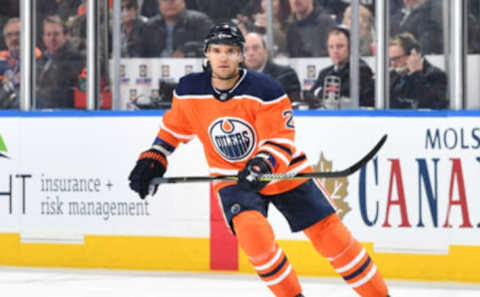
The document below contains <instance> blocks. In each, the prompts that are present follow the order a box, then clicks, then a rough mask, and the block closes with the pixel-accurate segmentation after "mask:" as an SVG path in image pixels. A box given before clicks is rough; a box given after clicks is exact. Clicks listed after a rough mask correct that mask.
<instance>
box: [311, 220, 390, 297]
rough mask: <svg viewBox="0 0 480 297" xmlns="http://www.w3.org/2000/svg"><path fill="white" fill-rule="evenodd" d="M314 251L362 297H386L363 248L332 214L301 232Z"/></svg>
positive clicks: (375, 270)
mask: <svg viewBox="0 0 480 297" xmlns="http://www.w3.org/2000/svg"><path fill="white" fill-rule="evenodd" d="M304 232H305V234H306V235H307V236H308V238H310V240H311V241H312V243H313V245H314V246H315V248H316V249H317V251H318V252H319V253H320V254H322V255H323V256H324V257H326V258H327V259H328V260H329V261H330V263H331V265H332V266H333V268H335V270H336V271H337V273H338V274H340V275H341V276H342V277H343V279H344V280H345V281H346V282H347V283H348V284H349V285H350V286H351V287H352V288H353V289H354V290H355V291H356V292H357V293H358V294H359V295H360V296H363V297H386V296H387V294H388V289H387V286H386V284H385V281H384V280H383V278H382V276H381V275H380V272H379V271H378V270H377V267H376V266H375V264H374V263H373V261H372V259H371V258H370V256H369V255H368V254H367V252H366V251H365V248H363V246H362V245H361V244H360V243H359V242H358V241H357V240H356V239H355V238H353V236H352V235H351V234H350V231H349V230H348V229H347V228H346V227H345V225H344V224H343V223H342V221H341V220H340V218H339V217H338V216H337V215H336V214H332V215H330V216H328V217H326V218H325V219H323V220H321V221H320V222H318V223H316V224H315V225H313V226H310V227H308V228H307V229H305V230H304Z"/></svg>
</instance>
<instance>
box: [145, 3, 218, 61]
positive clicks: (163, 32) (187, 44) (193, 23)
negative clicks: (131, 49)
mask: <svg viewBox="0 0 480 297" xmlns="http://www.w3.org/2000/svg"><path fill="white" fill-rule="evenodd" d="M158 1H159V11H160V14H158V15H156V16H154V17H152V18H151V19H150V20H149V21H148V23H147V26H146V28H145V30H144V33H143V55H142V56H143V57H177V58H182V57H203V38H204V37H205V35H207V33H208V30H210V28H211V27H212V26H213V23H212V21H211V19H210V18H209V17H208V16H207V15H206V14H204V13H202V12H198V11H194V10H188V9H186V8H185V0H158Z"/></svg>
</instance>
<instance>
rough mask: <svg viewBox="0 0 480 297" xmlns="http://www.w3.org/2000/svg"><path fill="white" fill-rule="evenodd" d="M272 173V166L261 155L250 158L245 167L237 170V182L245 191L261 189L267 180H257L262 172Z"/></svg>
mask: <svg viewBox="0 0 480 297" xmlns="http://www.w3.org/2000/svg"><path fill="white" fill-rule="evenodd" d="M269 173H272V166H271V165H270V163H269V162H268V161H267V160H266V159H264V158H262V157H254V158H252V159H250V160H249V161H248V162H247V164H246V165H245V168H244V169H243V170H241V171H239V172H238V181H237V184H238V186H239V187H240V188H242V189H243V190H245V191H252V192H258V191H260V190H261V189H263V188H264V187H265V186H266V185H267V184H268V183H269V181H262V180H259V179H258V177H259V176H260V175H262V174H269Z"/></svg>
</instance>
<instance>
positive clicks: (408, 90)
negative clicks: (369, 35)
mask: <svg viewBox="0 0 480 297" xmlns="http://www.w3.org/2000/svg"><path fill="white" fill-rule="evenodd" d="M389 57H390V67H391V70H390V108H407V109H417V108H431V109H443V108H448V99H447V75H446V74H445V72H443V71H442V70H440V69H439V68H437V67H435V66H433V65H432V64H430V62H428V60H427V59H426V58H425V57H424V56H422V51H421V46H420V44H419V43H418V42H417V40H416V39H415V38H414V37H413V35H412V34H410V33H402V34H400V35H397V36H395V37H394V38H393V39H392V40H391V41H390V44H389Z"/></svg>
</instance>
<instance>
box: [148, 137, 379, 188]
mask: <svg viewBox="0 0 480 297" xmlns="http://www.w3.org/2000/svg"><path fill="white" fill-rule="evenodd" d="M385 141H387V134H385V135H383V136H382V138H381V139H380V140H379V141H378V143H377V144H376V145H375V146H374V147H373V148H372V150H370V151H369V152H368V154H366V155H365V156H364V157H363V158H362V159H360V160H359V161H358V162H356V163H355V164H353V165H352V166H350V167H348V168H346V169H344V170H340V171H321V172H310V173H298V174H296V173H284V174H264V175H262V176H260V177H259V179H260V180H263V181H271V180H281V179H306V178H336V177H346V176H349V175H351V174H352V173H354V172H356V171H357V170H359V169H360V168H362V167H363V166H365V164H367V163H368V162H369V161H370V160H371V159H373V157H374V156H375V155H376V154H377V152H378V151H379V150H380V149H381V148H382V146H383V145H384V143H385ZM237 179H238V177H237V176H236V175H220V176H172V177H156V178H154V179H152V181H151V182H150V185H152V186H154V185H159V184H174V183H198V182H210V181H236V180H237Z"/></svg>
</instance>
